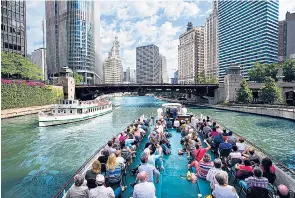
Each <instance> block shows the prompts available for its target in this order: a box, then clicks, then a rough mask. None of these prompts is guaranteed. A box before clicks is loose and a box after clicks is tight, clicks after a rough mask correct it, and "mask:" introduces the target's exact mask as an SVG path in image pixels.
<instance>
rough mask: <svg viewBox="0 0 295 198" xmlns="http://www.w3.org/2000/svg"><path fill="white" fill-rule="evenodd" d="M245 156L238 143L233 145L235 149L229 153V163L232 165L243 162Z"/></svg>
mask: <svg viewBox="0 0 295 198" xmlns="http://www.w3.org/2000/svg"><path fill="white" fill-rule="evenodd" d="M242 160H243V157H242V154H241V153H240V152H239V151H238V147H237V146H236V145H233V151H232V152H231V153H230V154H229V156H228V158H227V164H228V165H229V166H230V167H232V166H234V165H236V164H237V163H240V162H242Z"/></svg>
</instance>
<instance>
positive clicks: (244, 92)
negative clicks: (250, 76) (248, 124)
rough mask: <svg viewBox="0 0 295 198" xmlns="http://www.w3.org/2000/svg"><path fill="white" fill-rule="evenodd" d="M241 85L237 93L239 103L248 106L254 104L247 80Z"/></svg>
mask: <svg viewBox="0 0 295 198" xmlns="http://www.w3.org/2000/svg"><path fill="white" fill-rule="evenodd" d="M240 85H241V87H240V89H239V90H238V92H237V101H238V102H242V103H246V104H248V103H250V102H252V100H253V95H252V91H251V90H250V89H249V87H248V83H247V81H246V79H244V78H243V80H242V81H241V83H240Z"/></svg>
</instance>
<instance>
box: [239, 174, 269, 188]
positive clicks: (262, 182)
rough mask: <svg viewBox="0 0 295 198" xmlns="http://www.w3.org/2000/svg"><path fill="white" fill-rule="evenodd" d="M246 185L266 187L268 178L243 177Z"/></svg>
mask: <svg viewBox="0 0 295 198" xmlns="http://www.w3.org/2000/svg"><path fill="white" fill-rule="evenodd" d="M245 182H246V183H247V185H248V187H249V188H250V187H259V188H265V189H268V179H266V178H265V177H259V178H258V177H248V178H246V179H245Z"/></svg>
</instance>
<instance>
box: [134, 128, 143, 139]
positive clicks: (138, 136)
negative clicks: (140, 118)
mask: <svg viewBox="0 0 295 198" xmlns="http://www.w3.org/2000/svg"><path fill="white" fill-rule="evenodd" d="M134 137H135V140H136V141H137V142H139V141H140V140H141V134H140V131H139V130H138V129H137V128H136V129H134Z"/></svg>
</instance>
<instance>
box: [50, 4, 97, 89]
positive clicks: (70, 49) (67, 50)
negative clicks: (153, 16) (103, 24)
mask: <svg viewBox="0 0 295 198" xmlns="http://www.w3.org/2000/svg"><path fill="white" fill-rule="evenodd" d="M97 5H98V2H95V1H86V0H85V1H84V0H79V1H77V0H75V1H46V44H47V50H46V53H47V54H46V56H47V70H48V71H47V73H48V75H49V77H52V76H55V75H57V74H58V73H59V71H60V69H61V68H62V67H69V68H71V69H72V70H73V71H75V72H77V73H79V74H81V75H82V76H83V82H82V83H84V84H97V83H102V82H103V79H102V63H101V54H100V39H99V38H100V35H99V26H100V24H99V7H97Z"/></svg>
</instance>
